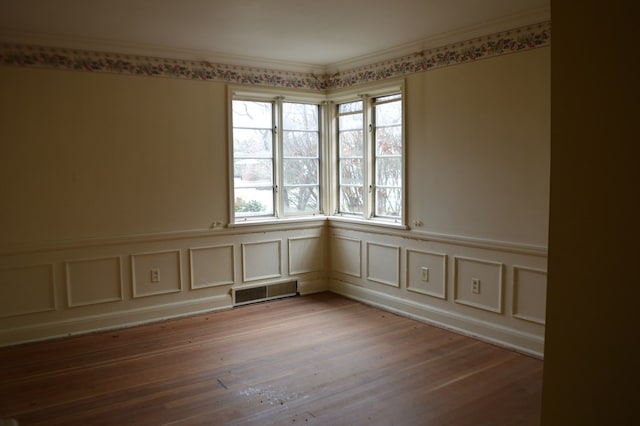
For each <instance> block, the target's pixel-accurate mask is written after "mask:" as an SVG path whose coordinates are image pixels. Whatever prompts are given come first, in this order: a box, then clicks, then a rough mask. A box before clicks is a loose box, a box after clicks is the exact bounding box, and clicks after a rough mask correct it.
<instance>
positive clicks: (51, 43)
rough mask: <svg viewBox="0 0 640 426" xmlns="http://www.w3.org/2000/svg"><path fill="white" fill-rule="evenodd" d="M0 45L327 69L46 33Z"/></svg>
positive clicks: (17, 35)
mask: <svg viewBox="0 0 640 426" xmlns="http://www.w3.org/2000/svg"><path fill="white" fill-rule="evenodd" d="M0 42H2V43H5V44H14V45H21V46H38V47H43V48H52V49H53V48H55V49H66V50H75V51H87V52H111V53H114V54H115V53H117V54H120V55H126V56H131V57H149V58H170V59H174V60H180V61H187V62H204V63H213V64H232V65H233V66H236V67H250V68H255V69H265V70H280V71H288V72H296V73H314V74H324V73H325V72H326V66H324V65H318V64H309V63H304V62H293V61H279V60H274V59H266V58H258V57H253V56H244V55H235V54H229V53H223V52H212V51H208V50H198V49H182V48H176V47H170V46H157V45H153V44H143V43H130V42H117V41H113V40H103V39H98V38H88V37H73V36H61V35H54V34H46V33H27V32H20V31H13V30H9V31H0Z"/></svg>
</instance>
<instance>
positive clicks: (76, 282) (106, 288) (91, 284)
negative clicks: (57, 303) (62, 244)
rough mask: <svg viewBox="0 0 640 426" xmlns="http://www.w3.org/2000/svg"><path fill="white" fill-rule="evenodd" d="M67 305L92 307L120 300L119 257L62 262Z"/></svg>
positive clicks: (120, 275)
mask: <svg viewBox="0 0 640 426" xmlns="http://www.w3.org/2000/svg"><path fill="white" fill-rule="evenodd" d="M65 270H66V281H67V305H68V306H69V307H76V306H85V305H93V304H97V303H106V302H115V301H119V300H122V262H121V259H120V257H119V256H115V257H105V258H97V259H81V260H69V261H67V262H65Z"/></svg>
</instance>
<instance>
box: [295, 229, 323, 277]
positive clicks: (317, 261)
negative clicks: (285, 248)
mask: <svg viewBox="0 0 640 426" xmlns="http://www.w3.org/2000/svg"><path fill="white" fill-rule="evenodd" d="M288 243H289V275H297V274H306V273H309V272H319V271H322V269H323V268H324V255H323V250H322V239H321V238H320V237H291V238H289V239H288Z"/></svg>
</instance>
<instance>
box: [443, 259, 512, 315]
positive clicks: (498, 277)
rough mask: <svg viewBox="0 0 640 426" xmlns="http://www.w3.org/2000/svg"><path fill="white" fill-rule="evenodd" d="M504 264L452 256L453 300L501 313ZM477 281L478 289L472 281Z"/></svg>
mask: <svg viewBox="0 0 640 426" xmlns="http://www.w3.org/2000/svg"><path fill="white" fill-rule="evenodd" d="M503 279H504V265H503V264H502V263H499V262H492V261H488V260H482V259H472V258H468V257H459V256H455V257H454V279H453V281H454V283H453V289H454V296H453V297H454V300H455V302H456V303H460V304H463V305H467V306H472V307H474V308H479V309H484V310H486V311H490V312H495V313H498V314H501V313H502V292H503ZM474 280H475V281H479V284H478V291H477V292H474V290H473V281H474Z"/></svg>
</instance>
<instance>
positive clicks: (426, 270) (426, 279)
mask: <svg viewBox="0 0 640 426" xmlns="http://www.w3.org/2000/svg"><path fill="white" fill-rule="evenodd" d="M420 273H421V278H422V281H424V282H426V283H427V282H429V268H426V267H424V266H423V267H422V268H420Z"/></svg>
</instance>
